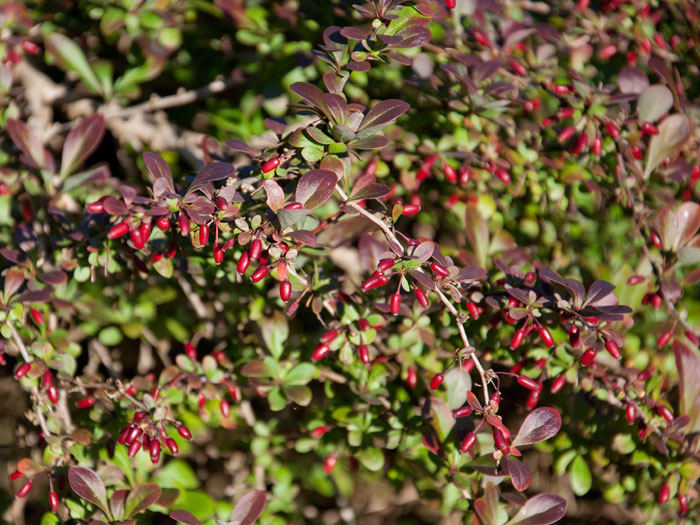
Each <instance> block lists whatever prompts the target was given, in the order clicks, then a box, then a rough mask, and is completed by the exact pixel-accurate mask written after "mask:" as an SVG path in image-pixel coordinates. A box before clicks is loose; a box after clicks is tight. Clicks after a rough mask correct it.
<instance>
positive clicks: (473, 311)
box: [467, 303, 479, 319]
mask: <svg viewBox="0 0 700 525" xmlns="http://www.w3.org/2000/svg"><path fill="white" fill-rule="evenodd" d="M467 311H468V312H469V315H471V316H472V317H473V318H474V319H478V318H479V307H478V306H477V305H476V303H467Z"/></svg>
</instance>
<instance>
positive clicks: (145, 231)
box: [139, 219, 152, 243]
mask: <svg viewBox="0 0 700 525" xmlns="http://www.w3.org/2000/svg"><path fill="white" fill-rule="evenodd" d="M151 227H152V224H151V220H150V219H147V220H144V221H143V222H142V223H141V226H139V231H140V232H141V238H142V239H143V242H144V243H146V242H148V239H149V237H150V236H151Z"/></svg>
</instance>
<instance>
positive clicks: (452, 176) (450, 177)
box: [442, 162, 457, 184]
mask: <svg viewBox="0 0 700 525" xmlns="http://www.w3.org/2000/svg"><path fill="white" fill-rule="evenodd" d="M442 172H443V173H444V174H445V178H446V179H447V182H449V183H450V184H454V183H456V182H457V172H456V171H455V169H454V168H453V167H452V166H450V165H449V164H447V162H445V165H444V166H443V167H442Z"/></svg>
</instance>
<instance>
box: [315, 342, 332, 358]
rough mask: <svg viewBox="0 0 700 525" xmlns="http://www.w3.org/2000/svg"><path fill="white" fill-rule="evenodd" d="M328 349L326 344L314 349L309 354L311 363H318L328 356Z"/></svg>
mask: <svg viewBox="0 0 700 525" xmlns="http://www.w3.org/2000/svg"><path fill="white" fill-rule="evenodd" d="M330 350H331V349H330V347H329V346H328V345H327V344H320V345H318V346H317V347H316V349H315V350H314V351H313V353H312V354H311V360H312V361H320V360H321V359H323V358H324V357H326V355H328V352H330Z"/></svg>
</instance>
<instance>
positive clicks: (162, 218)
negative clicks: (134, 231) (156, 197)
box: [156, 215, 170, 232]
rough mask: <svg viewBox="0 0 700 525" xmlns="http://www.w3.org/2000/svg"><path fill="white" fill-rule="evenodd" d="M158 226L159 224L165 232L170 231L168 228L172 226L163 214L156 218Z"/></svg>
mask: <svg viewBox="0 0 700 525" xmlns="http://www.w3.org/2000/svg"><path fill="white" fill-rule="evenodd" d="M156 226H158V228H160V229H161V230H163V231H164V232H165V231H168V229H169V228H170V221H169V220H168V218H167V217H166V216H164V215H161V216H160V217H158V218H157V219H156Z"/></svg>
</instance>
